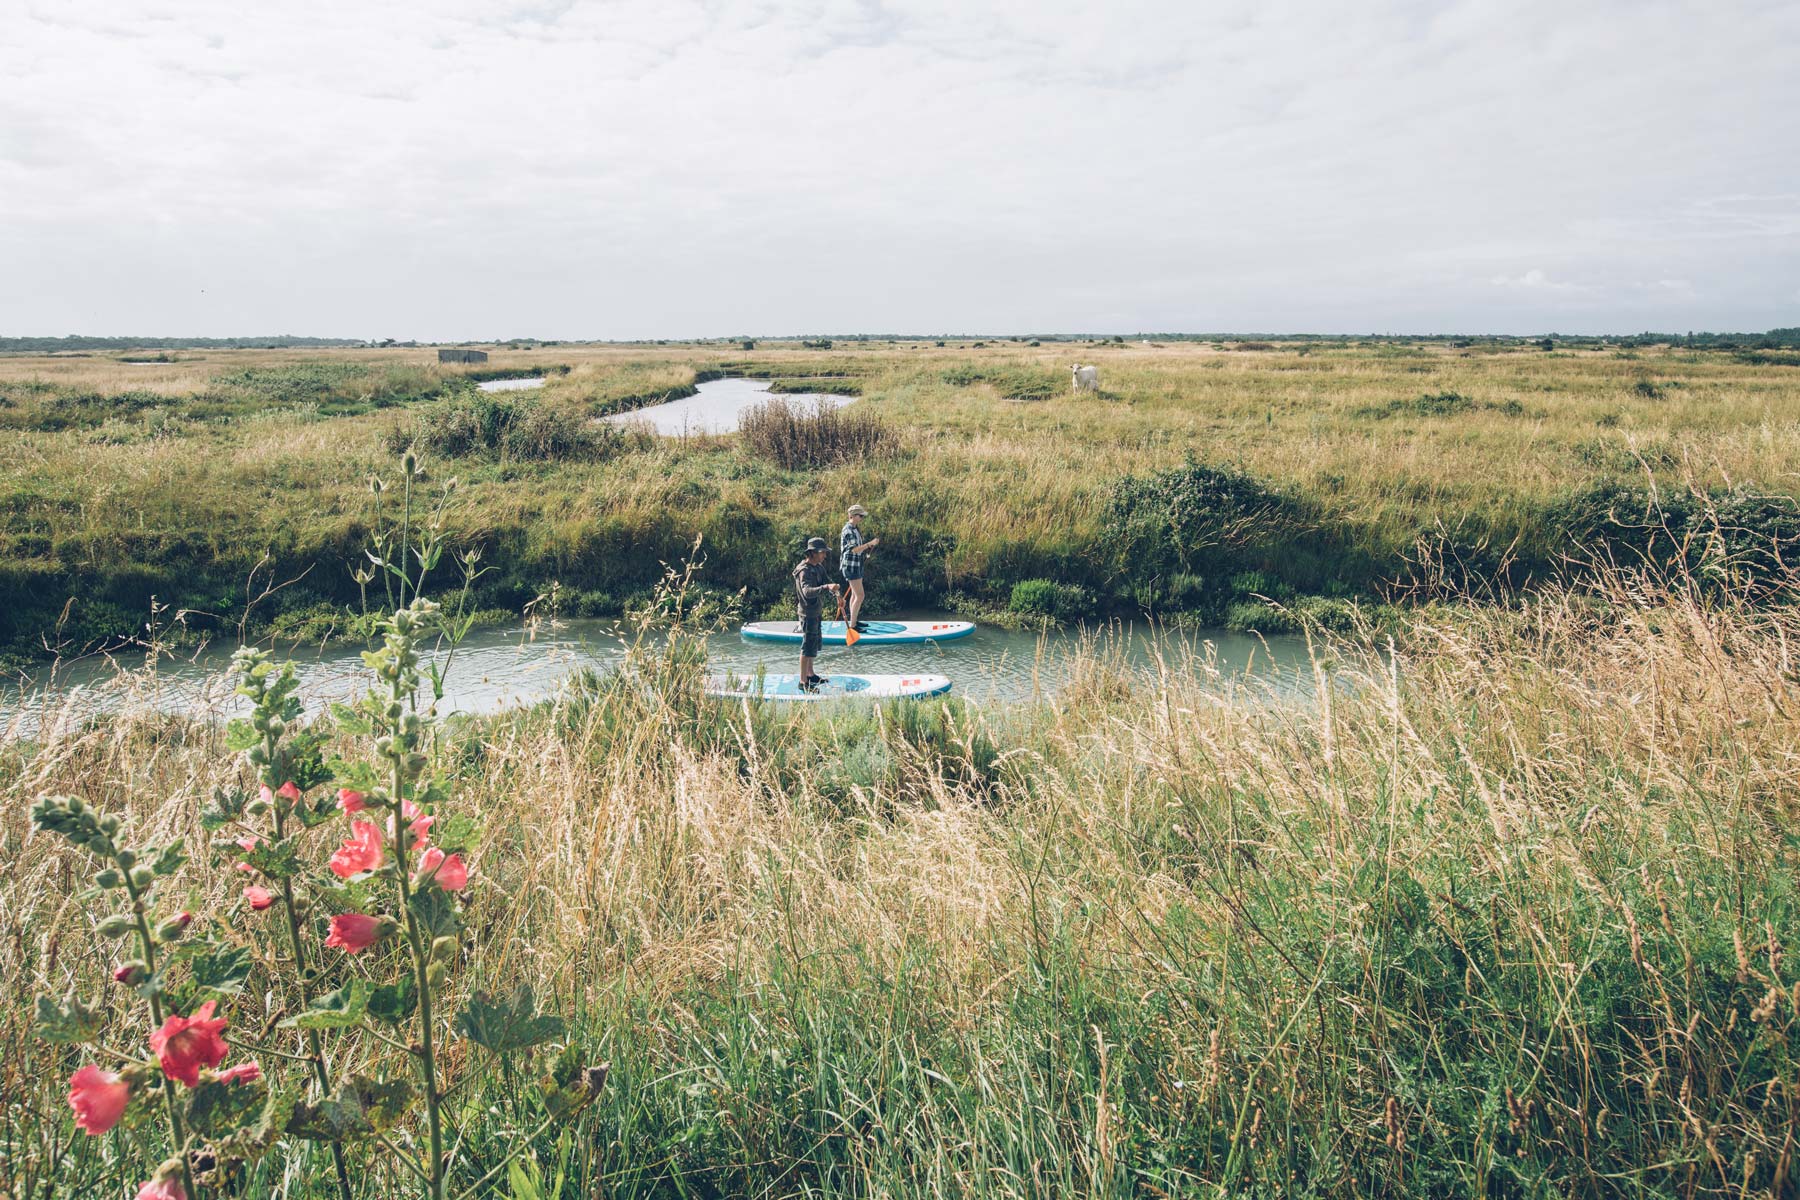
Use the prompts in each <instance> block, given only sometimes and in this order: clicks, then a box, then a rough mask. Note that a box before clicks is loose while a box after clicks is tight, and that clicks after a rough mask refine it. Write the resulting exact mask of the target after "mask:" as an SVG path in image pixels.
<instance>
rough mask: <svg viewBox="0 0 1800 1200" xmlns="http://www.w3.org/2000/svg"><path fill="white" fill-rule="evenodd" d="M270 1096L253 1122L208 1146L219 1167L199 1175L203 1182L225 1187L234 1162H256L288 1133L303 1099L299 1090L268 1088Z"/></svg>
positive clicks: (258, 1089) (257, 1089)
mask: <svg viewBox="0 0 1800 1200" xmlns="http://www.w3.org/2000/svg"><path fill="white" fill-rule="evenodd" d="M224 1086H229V1087H239V1088H244V1090H246V1091H256V1092H263V1090H264V1089H263V1086H262V1085H261V1084H257V1085H255V1086H254V1087H251V1086H247V1085H245V1084H241V1083H240V1084H228V1085H224ZM266 1096H267V1099H266V1100H265V1101H264V1102H263V1104H262V1106H261V1109H260V1111H257V1110H254V1109H253V1110H252V1112H253V1116H252V1118H251V1119H250V1120H249V1121H247V1122H245V1123H243V1124H241V1125H239V1126H238V1127H237V1128H236V1129H234V1130H232V1131H230V1132H229V1134H228V1135H227V1136H225V1137H223V1138H220V1139H219V1140H217V1141H215V1142H213V1143H212V1145H211V1146H210V1147H208V1149H210V1150H211V1152H212V1157H213V1161H214V1163H215V1166H214V1168H213V1171H212V1172H211V1173H210V1174H202V1175H199V1176H198V1177H199V1178H200V1180H201V1182H202V1183H205V1184H207V1185H208V1186H210V1187H214V1188H221V1190H223V1189H222V1185H223V1184H225V1183H226V1182H227V1178H228V1177H229V1175H230V1168H231V1167H232V1165H233V1164H234V1163H241V1162H253V1161H255V1160H256V1159H258V1158H261V1157H262V1156H263V1155H265V1154H267V1153H268V1152H269V1151H270V1150H272V1149H274V1148H275V1143H276V1142H277V1141H278V1140H279V1139H280V1138H281V1137H282V1135H283V1134H285V1133H286V1132H287V1128H288V1123H289V1122H290V1121H291V1120H292V1119H293V1115H294V1106H295V1104H296V1103H297V1102H298V1101H299V1093H297V1092H294V1091H290V1090H288V1089H285V1088H284V1089H281V1090H279V1091H268V1092H266Z"/></svg>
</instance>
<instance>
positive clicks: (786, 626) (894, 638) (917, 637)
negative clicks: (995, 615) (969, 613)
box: [744, 621, 975, 646]
mask: <svg viewBox="0 0 1800 1200" xmlns="http://www.w3.org/2000/svg"><path fill="white" fill-rule="evenodd" d="M864 625H865V626H866V628H864V629H863V631H862V636H861V637H859V638H857V639H856V644H857V645H858V646H900V645H911V644H916V643H919V642H947V641H950V640H951V639H953V638H964V637H968V636H969V635H970V634H971V633H974V632H975V624H974V622H972V621H866V622H864ZM821 633H822V635H823V636H822V640H823V641H824V643H825V644H826V645H827V646H842V645H843V644H844V623H843V622H842V621H826V622H825V623H824V625H823V626H822V628H821ZM744 637H745V638H747V639H748V640H750V641H752V642H792V643H793V644H794V645H796V646H798V645H799V644H800V643H801V641H803V640H804V637H803V635H802V633H801V630H800V622H798V621H752V622H751V623H750V624H748V625H745V626H744Z"/></svg>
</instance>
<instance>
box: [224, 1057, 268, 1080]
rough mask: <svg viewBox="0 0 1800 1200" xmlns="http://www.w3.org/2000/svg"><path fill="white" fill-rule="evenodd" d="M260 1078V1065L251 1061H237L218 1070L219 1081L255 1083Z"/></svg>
mask: <svg viewBox="0 0 1800 1200" xmlns="http://www.w3.org/2000/svg"><path fill="white" fill-rule="evenodd" d="M261 1078H262V1065H261V1064H260V1063H253V1062H247V1063H239V1064H238V1065H237V1066H235V1067H229V1068H227V1069H226V1070H223V1071H221V1072H219V1082H220V1083H255V1082H256V1081H257V1080H259V1079H261Z"/></svg>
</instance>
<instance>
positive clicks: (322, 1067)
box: [263, 733, 350, 1200]
mask: <svg viewBox="0 0 1800 1200" xmlns="http://www.w3.org/2000/svg"><path fill="white" fill-rule="evenodd" d="M277 741H278V738H277V736H276V735H275V734H274V733H265V734H264V735H263V744H264V746H265V748H266V749H267V750H268V761H269V762H270V763H276V762H279V761H280V757H279V756H278V754H277V753H276V750H277V746H276V742H277ZM264 782H268V780H266V779H265V781H264ZM285 782H286V781H285V780H281V781H277V782H274V783H271V784H270V785H269V786H271V787H280V786H281V785H282V783H285ZM274 815H275V840H276V841H277V842H279V841H281V840H282V839H283V838H284V837H285V836H286V835H287V829H286V826H287V822H286V819H285V818H284V816H283V814H282V809H281V806H280V805H276V806H275V814H274ZM281 910H282V912H283V913H285V914H286V915H287V931H288V945H289V946H290V947H292V949H293V952H294V980H295V985H294V986H295V989H296V991H298V992H299V995H300V1011H302V1012H305V1011H306V1010H307V1009H308V1008H310V1007H311V1006H312V988H311V986H310V983H309V980H308V977H307V972H306V949H305V943H303V942H302V941H301V940H300V914H299V912H298V911H296V910H295V908H294V881H293V880H292V879H290V878H287V877H285V876H284V877H283V878H282V880H281ZM306 1050H307V1056H308V1058H309V1060H310V1061H311V1062H312V1069H313V1078H314V1079H315V1080H317V1081H318V1084H319V1095H320V1097H321V1098H329V1097H330V1095H331V1068H330V1066H329V1065H328V1064H327V1063H326V1061H325V1046H324V1043H323V1042H322V1041H321V1040H320V1038H319V1031H318V1030H316V1029H308V1030H307V1031H306ZM331 1165H332V1166H333V1167H335V1168H336V1170H337V1184H338V1195H339V1196H341V1197H343V1200H350V1171H349V1169H348V1168H347V1167H346V1166H345V1165H344V1147H343V1144H342V1143H341V1142H335V1141H334V1142H332V1143H331Z"/></svg>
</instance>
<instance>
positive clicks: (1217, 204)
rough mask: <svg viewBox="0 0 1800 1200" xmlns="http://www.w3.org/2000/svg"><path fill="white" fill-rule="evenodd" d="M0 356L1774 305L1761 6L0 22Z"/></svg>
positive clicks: (1347, 327)
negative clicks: (335, 342) (283, 338)
mask: <svg viewBox="0 0 1800 1200" xmlns="http://www.w3.org/2000/svg"><path fill="white" fill-rule="evenodd" d="M0 29H3V32H0V335H18V334H63V333H89V334H166V335H176V334H214V335H229V334H260V333H296V334H318V335H334V336H348V337H371V338H381V337H395V338H401V339H408V338H419V339H428V340H448V339H460V338H472V339H487V338H504V337H512V336H528V337H543V338H637V337H668V338H676V337H688V336H711V335H728V334H736V333H762V334H775V333H787V332H838V333H851V332H859V331H866V332H905V333H927V332H936V331H979V332H993V333H1007V332H1027V331H1036V332H1049V331H1117V332H1135V331H1140V330H1143V331H1150V330H1155V331H1182V330H1186V331H1218V330H1232V331H1253V330H1254V331H1271V332H1289V331H1293V332H1303V331H1316V332H1385V331H1394V332H1453V331H1493V332H1516V333H1532V332H1542V331H1547V330H1557V331H1566V332H1598V331H1615V332H1626V331H1637V330H1642V329H1656V330H1676V331H1683V330H1688V329H1715V330H1718V329H1734V330H1761V329H1765V328H1769V327H1772V326H1777V325H1800V4H1796V3H1794V2H1793V0H1771V2H1768V3H1758V2H1753V0H1706V2H1704V3H1691V4H1689V3H1665V2H1661V0H1475V2H1470V3H1460V4H1451V3H1408V2H1396V0H1361V2H1359V3H1344V2H1342V0H1329V2H1321V3H1306V2H1298V3H1297V2H1283V0H1247V2H1241V3H1240V2H1235V0H1234V2H1230V3H1213V2H1209V0H1167V2H1150V0H1089V2H1085V3H1064V2H1062V0H1000V2H993V0H903V2H895V3H875V2H858V0H841V2H836V0H816V2H800V3H755V2H743V3H739V2H735V0H719V2H705V3H689V2H685V0H607V2H600V0H580V2H573V0H540V2H538V3H488V2H483V0H431V2H429V3H428V2H426V0H378V2H377V0H350V2H347V3H346V2H340V0H308V3H304V4H300V3H287V4H263V3H244V2H243V0H220V2H214V0H165V2H161V3H108V2H107V0H82V2H81V3H69V2H68V0H44V2H40V0H0Z"/></svg>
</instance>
